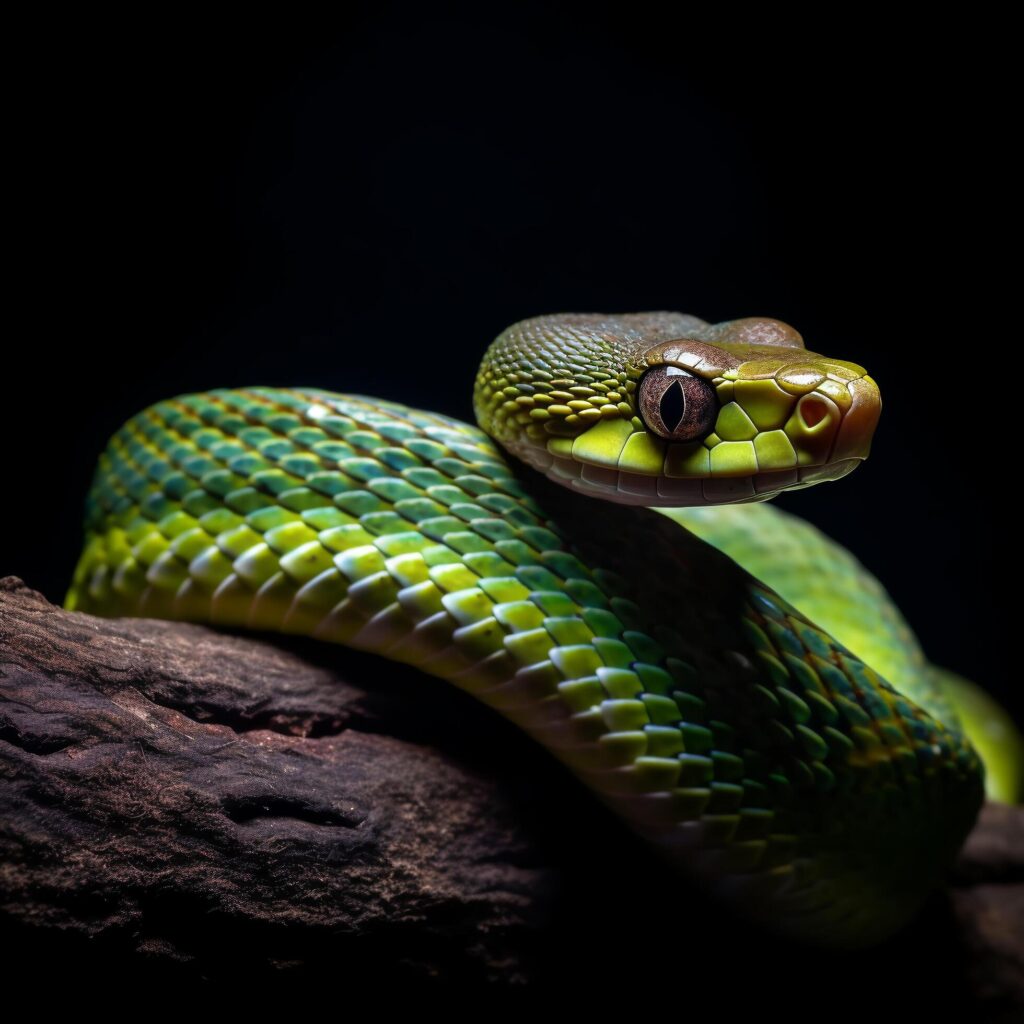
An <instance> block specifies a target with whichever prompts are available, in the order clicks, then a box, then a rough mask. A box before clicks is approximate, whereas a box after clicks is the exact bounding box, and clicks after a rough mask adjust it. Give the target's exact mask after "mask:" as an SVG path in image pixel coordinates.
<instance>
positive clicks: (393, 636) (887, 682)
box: [67, 312, 1021, 946]
mask: <svg viewBox="0 0 1024 1024" xmlns="http://www.w3.org/2000/svg"><path fill="white" fill-rule="evenodd" d="M474 405H475V411H476V415H477V419H478V423H479V425H478V426H473V425H470V424H466V423H462V422H459V421H458V420H454V419H451V418H449V417H447V416H445V415H444V414H443V413H441V412H437V411H433V410H417V409H411V408H407V407H405V406H401V405H397V404H395V403H392V402H389V401H387V400H386V399H383V398H382V399H378V398H369V397H365V396H359V395H341V394H332V393H328V392H325V391H321V390H316V389H304V388H273V387H241V388H233V389H224V390H214V391H209V392H206V393H203V394H190V395H183V396H179V397H177V398H173V399H169V400H167V401H164V402H160V403H158V404H157V405H154V406H153V407H152V408H149V409H147V410H145V411H144V412H141V413H139V414H138V415H137V416H135V417H134V418H132V419H131V420H130V421H129V422H128V423H126V424H125V425H124V426H123V427H122V428H121V430H120V431H118V433H117V434H116V435H115V436H114V438H113V439H112V440H111V442H110V444H109V447H108V448H107V450H106V451H105V452H104V453H103V454H102V455H101V457H100V460H99V465H98V468H97V470H96V474H95V478H94V481H93V485H92V489H91V491H90V493H89V496H88V501H87V514H86V525H85V533H86V539H85V547H84V551H83V553H82V556H81V560H80V562H79V564H78V567H77V570H76V572H75V575H74V581H73V584H72V587H71V589H70V592H69V594H68V597H67V606H68V607H69V608H76V609H80V610H83V611H88V612H92V613H94V614H101V615H143V616H156V617H162V618H174V619H187V620H191V621H196V622H207V623H212V624H217V625H223V626H230V627H246V628H250V629H258V630H277V631H282V632H285V633H297V634H306V635H309V636H311V637H316V638H319V639H321V640H323V641H328V642H333V643H338V644H344V645H347V646H349V647H354V648H359V649H362V650H367V651H372V652H376V653H377V654H379V655H380V656H381V657H383V658H388V659H393V660H396V661H401V662H406V663H409V664H412V665H416V666H418V667H420V668H421V669H423V670H424V671H425V672H427V673H430V674H432V675H435V676H438V677H440V678H441V679H444V680H447V681H448V682H450V683H453V684H455V685H456V686H458V687H460V688H461V689H463V690H465V691H466V692H467V693H469V694H471V695H473V696H474V697H476V698H478V699H479V700H481V701H483V702H485V703H486V704H488V705H489V706H491V707H492V708H494V709H495V710H496V711H497V712H499V713H500V714H502V715H504V716H506V717H507V718H508V719H510V720H511V721H512V722H514V723H515V724H516V725H518V726H519V727H520V728H522V729H523V730H525V731H526V732H527V733H529V734H530V735H531V736H532V737H534V738H535V739H536V740H537V741H538V742H540V743H541V744H543V745H544V746H545V747H546V748H547V749H548V750H549V751H551V753H552V754H554V755H555V757H556V758H557V759H558V760H560V761H561V762H563V763H564V765H565V766H566V767H567V768H568V769H569V770H571V771H572V772H573V773H575V775H576V776H578V777H579V779H580V780H581V782H582V783H583V785H584V786H586V787H588V788H589V790H590V791H591V793H592V794H595V795H596V796H597V797H598V798H599V799H600V800H602V801H603V802H604V803H605V804H607V805H608V807H609V808H611V810H612V811H614V812H615V813H616V814H617V815H618V816H619V817H620V818H621V819H622V820H623V821H624V822H625V823H627V824H628V826H629V827H631V828H633V829H634V830H636V831H637V832H638V833H640V835H642V836H643V837H645V838H646V839H647V840H648V841H649V842H650V843H652V844H654V846H655V847H656V848H657V849H658V850H659V851H660V852H661V853H662V854H663V855H664V856H665V857H666V858H669V859H670V860H671V861H672V862H673V863H675V864H677V865H678V867H679V868H680V870H681V871H682V872H684V873H685V874H687V875H689V876H690V877H691V878H693V877H695V878H697V879H699V880H700V881H701V882H702V883H704V884H706V885H708V886H710V887H712V888H713V889H714V890H715V891H716V892H717V893H718V894H719V895H720V896H721V898H722V899H723V900H725V901H727V903H728V904H729V905H730V906H731V907H732V908H733V909H734V910H735V911H737V912H738V913H740V914H742V915H745V916H747V917H749V918H751V919H753V920H756V921H758V922H760V923H761V924H763V925H765V926H767V927H769V928H772V929H776V930H778V931H781V932H785V933H788V934H790V935H793V936H798V937H800V938H803V939H806V940H809V941H812V942H817V943H825V944H833V945H841V946H854V945H862V944H865V943H869V942H873V941H877V940H879V939H881V938H883V937H885V936H886V935H888V934H890V933H891V932H893V931H894V930H896V929H898V928H899V927H900V926H902V925H903V924H905V923H906V922H907V921H908V920H909V919H910V918H911V917H912V916H913V914H914V913H915V911H916V910H917V909H918V908H919V906H920V905H921V903H922V902H923V901H924V899H925V898H926V896H927V895H928V893H929V891H930V890H931V889H932V888H933V887H934V886H935V885H936V884H938V883H939V882H940V881H941V879H942V876H943V872H944V871H945V870H946V868H947V867H948V865H949V864H950V862H951V860H952V859H953V857H954V856H955V854H956V852H957V850H958V848H959V846H960V845H961V843H962V841H963V839H964V837H965V836H966V834H967V832H968V830H969V829H970V828H971V825H972V823H973V822H974V819H975V816H976V814H977V811H978V808H979V806H980V804H981V801H982V798H983V792H984V781H985V773H984V771H983V767H982V761H981V758H980V757H979V755H978V753H977V752H976V748H975V745H973V744H972V742H971V740H973V741H974V744H977V747H978V748H980V749H982V750H983V751H985V754H986V759H988V760H989V766H990V770H989V773H988V784H989V787H990V792H991V793H992V795H994V796H1001V797H1002V798H1004V799H1014V798H1015V797H1016V796H1017V790H1016V789H1015V786H1016V785H1017V780H1018V779H1019V777H1020V774H1021V771H1020V761H1019V748H1018V747H1016V746H1015V745H1014V743H1008V742H1002V743H1001V744H1000V743H999V742H995V743H993V742H992V738H991V736H989V735H988V732H991V730H989V729H988V725H987V723H991V722H992V721H994V720H995V719H996V718H998V716H999V714H1000V713H999V711H998V709H997V708H996V709H995V710H992V708H991V707H989V709H988V711H986V712H984V713H978V712H977V710H976V707H975V710H973V711H972V709H971V701H972V699H974V698H975V697H977V691H975V690H974V689H973V688H972V687H971V686H970V685H969V684H966V683H962V682H961V683H957V682H956V681H955V680H954V681H950V680H948V679H947V678H946V677H944V676H942V675H941V674H940V673H938V672H937V671H935V670H934V669H933V668H932V667H931V666H930V665H929V664H928V662H927V661H926V659H925V657H924V655H923V654H922V652H921V650H920V648H919V646H918V644H917V641H916V640H915V638H914V636H913V634H912V632H911V631H910V629H909V627H908V626H907V624H906V623H905V621H904V620H903V618H902V617H901V616H900V614H899V612H898V610H897V609H896V608H895V607H894V606H893V604H892V602H891V601H890V600H889V598H888V596H887V595H886V593H885V591H884V589H883V588H882V586H881V584H879V583H878V581H877V580H875V579H874V578H873V577H871V576H870V575H869V574H868V573H867V572H866V571H865V570H864V569H863V568H862V567H861V566H860V565H859V564H858V563H857V562H856V560H855V559H854V558H853V556H852V555H850V554H849V553H848V552H846V551H845V550H843V549H842V548H840V547H839V546H838V545H836V544H834V543H833V542H831V541H829V540H828V539H827V538H825V537H824V535H822V534H821V533H819V532H818V531H817V530H815V529H814V528H813V527H811V526H810V525H809V524H807V523H804V522H803V521H801V520H799V519H797V518H796V517H793V516H789V515H786V514H784V513H782V512H778V511H775V510H774V509H773V508H772V506H770V505H767V504H764V500H765V499H768V498H771V497H773V496H775V495H777V494H779V493H781V492H782V491H786V490H794V489H798V488H803V487H808V486H810V485H812V484H816V483H819V482H822V481H829V480H838V479H840V478H841V477H844V476H846V475H847V474H848V473H850V472H851V471H852V470H853V469H854V468H856V467H857V466H858V465H860V463H861V462H862V461H863V460H864V459H865V458H866V457H867V456H868V452H869V448H870V444H871V440H872V435H873V433H874V430H875V426H876V423H877V421H878V418H879V414H880V409H881V402H880V397H879V389H878V387H877V385H876V384H875V382H874V381H873V380H872V379H871V377H870V376H869V375H868V374H867V372H866V371H865V369H864V368H863V367H861V366H859V365H857V364H856V363H853V362H849V361H847V360H845V359H837V358H833V357H826V356H822V355H818V354H816V353H815V352H812V351H809V350H807V349H806V348H805V347H804V344H803V341H802V339H801V338H800V335H799V334H797V332H796V331H795V330H793V329H792V328H791V327H789V326H787V325H785V324H783V323H780V322H778V321H775V320H769V319H745V320H736V321H732V322H728V323H722V324H713V325H712V324H707V323H705V322H704V321H702V320H699V319H697V318H696V317H692V316H684V315H681V314H678V313H666V312H659V313H641V314H629V315H620V316H610V315H600V314H579V315H556V316H544V317H538V318H534V319H531V320H525V321H523V322H521V323H518V324H515V325H513V326H512V327H509V328H508V329H507V330H505V331H504V332H503V333H502V334H501V335H500V336H499V337H498V338H497V340H495V341H494V343H493V344H492V345H491V346H490V348H489V349H488V350H487V352H486V354H485V355H484V358H483V362H482V364H481V366H480V369H479V372H478V375H477V378H476V385H475V391H474ZM955 705H956V706H959V708H960V709H961V712H960V713H959V714H958V711H957V709H956V706H955ZM965 712H966V717H965V718H962V717H961V715H963V714H964V713H965ZM964 721H966V722H967V723H968V727H969V729H970V732H971V740H969V739H968V735H967V732H966V731H965V728H964V724H963V722H964ZM1004 724H1005V722H1004ZM1015 758H1017V760H1014V759H1015ZM557 770H560V769H559V768H558V766H557V765H556V764H552V771H557ZM579 798H580V799H581V800H585V799H588V794H587V793H586V792H585V791H584V790H583V788H582V787H581V789H580V793H579ZM613 827H616V826H615V823H614V822H613V821H611V820H610V821H609V828H613Z"/></svg>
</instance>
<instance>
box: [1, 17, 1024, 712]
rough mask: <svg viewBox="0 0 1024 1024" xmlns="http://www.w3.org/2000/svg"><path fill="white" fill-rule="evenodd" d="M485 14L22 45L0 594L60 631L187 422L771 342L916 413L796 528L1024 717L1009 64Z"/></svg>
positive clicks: (769, 24) (449, 407) (456, 392)
mask: <svg viewBox="0 0 1024 1024" xmlns="http://www.w3.org/2000/svg"><path fill="white" fill-rule="evenodd" d="M482 10H483V5H481V8H480V9H479V10H477V11H475V12H474V11H473V9H470V8H467V9H457V8H440V9H434V8H430V9H428V8H427V7H426V6H424V7H422V8H419V9H413V8H404V7H395V6H389V5H386V4H382V5H374V6H373V7H366V8H360V7H350V8H346V9H345V10H344V12H343V13H341V14H336V15H335V16H334V17H333V18H332V20H330V21H325V20H320V19H317V18H313V17H312V16H311V15H306V16H302V15H294V16H293V17H291V18H288V19H285V20H281V19H280V17H279V16H277V15H275V19H274V20H271V18H269V17H268V16H260V15H255V14H252V13H247V14H245V15H244V16H243V15H242V14H239V15H238V17H237V20H233V21H232V20H229V19H228V18H227V17H225V18H224V20H222V21H218V22H217V23H214V22H213V21H211V19H210V16H209V15H206V16H202V17H200V16H195V17H192V18H182V17H181V16H177V19H176V18H175V17H174V16H172V15H171V14H169V13H168V14H166V15H161V16H157V15H152V16H151V17H152V20H151V21H149V22H142V21H137V20H131V19H128V20H125V19H122V18H117V19H114V18H110V19H109V20H108V21H104V20H102V19H101V18H100V16H98V15H88V16H86V17H84V18H82V19H81V20H79V21H77V22H72V21H69V20H67V19H59V20H55V22H54V24H51V25H48V26H44V27H43V28H42V30H41V31H39V32H35V33H28V34H26V35H25V36H24V37H23V38H21V39H19V40H18V41H16V42H15V43H14V49H15V50H16V51H18V52H17V54H16V55H17V56H18V57H20V58H21V59H22V70H21V71H20V72H18V73H16V75H15V79H14V81H15V88H14V90H13V92H12V94H11V95H12V96H13V98H14V104H13V108H14V109H13V111H12V121H11V123H10V125H9V133H8V135H9V139H13V141H14V146H13V147H12V149H11V150H10V151H9V156H8V160H9V161H10V163H11V164H12V165H13V170H14V172H15V181H16V184H15V185H14V186H12V187H10V190H9V192H8V210H9V213H10V221H11V223H12V227H13V232H12V234H11V236H10V237H11V253H12V255H13V260H12V262H13V263H14V265H15V266H14V270H13V274H12V275H11V278H10V283H11V284H12V285H13V288H12V299H11V305H10V307H9V328H8V331H7V332H6V334H7V339H6V342H5V345H4V349H5V351H4V357H3V367H4V384H5V386H4V389H3V395H4V397H3V403H2V407H0V408H2V427H3V444H4V474H3V479H4V491H5V506H6V512H5V519H6V525H5V526H4V529H3V531H2V540H3V545H4V550H3V551H2V552H0V572H2V573H15V574H18V575H20V576H22V577H24V578H25V579H26V580H27V581H28V582H29V583H30V584H32V585H33V586H35V587H37V588H39V589H41V590H43V591H44V592H45V593H46V594H47V596H48V597H50V598H51V599H52V600H60V599H61V597H62V595H63V590H64V587H65V586H66V583H67V580H68V577H69V574H70V571H71V569H72V567H73V563H74V559H75V556H76V553H77V548H78V544H79V535H78V529H79V527H78V523H79V518H80V507H81V500H82V497H83V495H84V492H85V489H86V487H87V484H88V479H89V476H90V473H91V466H92V462H93V460H94V458H95V456H96V454H97V452H98V451H99V449H100V448H101V446H102V445H103V443H104V441H105V439H106V437H107V436H108V435H109V434H110V433H111V432H112V431H113V430H114V429H116V427H117V426H118V425H119V424H120V423H121V422H122V421H123V420H124V419H125V418H127V417H128V416H129V415H131V414H132V413H134V412H136V411H138V410H139V409H141V408H142V407H144V406H145V405H147V404H149V403H150V402H152V401H155V400H158V399H160V398H163V397H167V396H169V395H172V394H176V393H180V392H184V391H190V390H199V389H205V388H209V387H214V386H227V385H244V384H252V383H268V384H270V383H276V384H304V385H312V386H320V387H326V388H331V389H336V390H347V391H356V392H364V393H370V394H378V395H382V396H388V397H391V398H394V399H398V400H401V401H404V402H408V403H410V404H414V405H419V406H423V407H428V408H436V409H439V410H444V411H447V412H450V413H453V414H455V415H459V416H462V417H464V418H470V417H471V415H472V411H471V407H470V389H471V383H472V378H473V374H474V371H475V368H476V363H477V360H478V358H479V355H480V353H481V352H482V350H483V348H484V347H485V345H486V344H487V343H488V342H489V341H490V340H491V338H492V337H493V336H494V335H496V334H497V333H498V332H499V331H500V330H501V329H502V328H503V327H505V326H506V325H507V324H509V323H511V322H513V321H515V320H517V319H520V318H523V317H526V316H532V315H536V314H539V313H544V312H559V311H568V310H577V311H578V310H601V311H627V310H639V309H652V308H654V309H656V308H670V309H681V310H684V311H687V312H693V313H696V314H698V315H700V316H702V317H705V318H707V319H709V320H719V319H729V318H734V317H738V316H747V315H754V314H758V315H770V316H776V317H779V318H781V319H784V320H787V321H789V322H791V323H793V324H794V325H795V326H797V328H798V329H799V330H800V331H801V332H802V333H803V334H804V336H805V338H806V339H807V341H808V345H809V347H811V348H815V349H817V350H820V351H823V352H826V353H828V354H831V355H835V356H837V357H841V358H847V359H852V360H855V361H857V362H860V363H862V364H864V365H865V366H867V367H868V369H869V371H870V372H871V373H872V375H873V376H874V377H875V378H876V379H877V380H878V382H879V384H880V386H881V388H882V392H883V397H884V401H885V412H884V414H883V419H882V423H881V426H880V429H879V431H878V434H877V437H876V443H875V450H874V454H873V455H872V458H871V459H870V461H869V462H868V463H867V464H866V465H865V466H864V467H863V468H861V469H860V470H858V471H857V472H856V473H855V474H854V475H853V476H852V477H850V478H847V479H845V480H843V481H841V482H839V483H836V484H830V485H826V486H823V487H819V488H816V489H813V490H811V491H804V492H800V493H798V494H796V495H792V496H790V497H788V498H785V499H783V500H782V501H781V504H783V505H784V506H785V507H787V508H789V509H791V510H794V511H798V512H799V513H801V514H804V515H806V516H807V517H809V518H810V519H812V520H813V521H815V522H816V523H818V524H819V525H820V526H822V527H823V528H825V529H826V530H827V531H828V532H830V533H831V534H832V535H834V536H835V537H837V538H838V539H839V540H841V541H842V542H844V543H846V544H847V545H848V546H850V547H851V548H852V549H853V550H854V551H855V552H856V553H857V554H858V555H859V556H860V557H861V558H862V560H863V561H864V562H865V563H866V564H867V565H868V566H869V567H870V568H871V569H873V570H874V571H875V572H876V573H877V574H878V575H879V576H880V577H881V578H882V579H883V581H884V582H885V583H886V584H887V585H888V587H889V588H890V590H891V592H892V593H893V595H894V597H895V598H896V600H897V602H898V603H899V605H900V606H901V607H902V608H903V609H904V610H905V612H906V614H907V616H908V617H909V619H910V621H911V623H912V624H913V626H914V627H915V628H916V629H917V631H918V632H919V634H920V635H921V637H922V639H923V641H924V643H925V646H926V649H927V651H928V653H929V654H930V656H931V657H932V659H933V660H935V661H937V662H939V663H942V664H945V665H947V666H949V667H951V668H954V669H957V670H959V671H961V672H963V673H965V674H967V675H969V676H972V677H974V678H976V679H978V680H980V681H982V682H984V683H985V684H986V685H987V686H988V687H990V688H991V689H993V690H994V691H995V692H997V693H999V694H1000V695H1001V696H1002V698H1003V699H1004V700H1007V701H1011V702H1012V701H1014V700H1016V696H1015V694H1014V693H1012V692H1011V686H1012V685H1013V684H1015V681H1016V678H1015V677H1016V670H1015V666H1016V659H1015V658H1014V657H1013V656H1012V654H1011V653H1010V651H1011V650H1012V647H1011V645H1012V644H1014V643H1015V642H1016V641H1015V637H1016V635H1017V632H1018V631H1016V630H1014V629H1012V628H1011V625H1010V609H1011V607H1012V605H1013V600H1012V591H1011V594H1010V596H1007V595H1006V594H1000V593H996V591H995V586H996V584H997V583H998V582H1002V581H1008V582H1011V583H1012V581H1013V580H1014V579H1015V578H1016V573H1015V568H1014V566H1015V556H1016V542H1015V540H1014V539H1013V533H1012V531H1011V530H1010V529H1009V525H1010V524H1009V522H1008V518H1007V517H1004V516H1003V514H1002V509H1003V508H1004V503H1005V502H1006V501H1007V500H1008V496H1009V488H1010V487H1011V486H1012V485H1013V484H1014V483H1015V480H1016V477H1017V476H1018V474H1019V470H1018V461H1019V455H1018V454H1017V452H1018V450H1019V446H1018V445H1017V443H1016V440H1015V432H1016V431H1017V430H1018V429H1019V427H1018V424H1017V413H1016V410H1015V408H1014V402H1013V391H1012V386H1013V377H1012V369H1011V368H1005V367H1006V364H1007V363H1009V362H1011V361H1012V348H1011V349H1010V351H1009V352H1008V351H1007V348H1009V347H1010V346H1012V344H1013V337H1012V327H1011V324H1012V319H1011V317H1010V315H1009V314H1008V313H1006V312H1005V311H1004V310H1002V309H1000V308H999V307H1000V304H1001V303H1003V302H1004V301H1005V295H1006V294H1007V292H1008V291H1009V287H1010V281H1009V275H1008V274H1005V273H1004V272H1003V271H1002V270H1001V261H1000V259H999V258H998V257H997V255H996V249H997V248H998V246H999V244H1000V243H1001V242H1002V241H1004V239H1003V235H1004V234H1008V233H1009V231H1010V229H1009V227H1004V225H1005V223H1006V220H1007V212H1008V208H1009V203H1010V196H1011V185H1010V182H1011V179H1012V178H1013V177H1014V175H1015V170H1014V165H1013V161H1012V160H1011V159H1010V141H1011V135H1012V131H1011V128H1012V124H1013V118H1011V116H1010V113H1009V112H1008V110H1007V105H1006V104H1005V102H1004V101H1003V100H1002V98H1001V97H1002V96H1003V95H1004V88H1005V86H1006V84H1007V80H1008V75H1007V74H1006V73H1004V71H1003V65H1002V63H1001V61H1002V58H1001V56H1000V54H999V53H997V52H995V51H994V50H993V49H992V47H991V43H992V42H994V41H995V39H996V37H998V35H999V30H998V27H997V26H993V27H992V28H989V27H986V26H983V25H981V24H975V23H971V24H965V23H963V22H962V21H950V22H942V21H938V20H936V19H935V18H934V16H933V18H932V20H931V21H929V22H928V24H927V25H914V24H913V23H907V24H906V25H905V27H902V28H899V27H896V26H894V25H891V24H888V23H887V22H886V21H884V19H880V20H870V19H867V20H866V19H865V17H864V15H863V14H862V13H855V12H854V10H853V9H850V10H844V9H842V8H835V9H830V11H829V18H828V21H827V23H825V22H822V21H819V20H817V18H818V16H817V15H813V14H809V15H807V18H806V19H804V20H794V21H793V22H792V23H788V24H780V23H779V22H778V21H777V20H775V19H776V15H775V14H774V13H773V14H772V15H771V16H770V17H769V16H762V17H760V18H758V19H756V20H755V21H750V20H747V19H748V17H749V16H748V15H743V16H741V15H740V14H739V12H738V10H737V11H731V10H730V11H726V12H725V13H724V14H723V16H722V17H721V18H719V19H714V18H711V19H708V18H698V17H696V16H695V15H692V14H690V13H687V12H688V10H689V9H688V8H678V9H677V10H676V12H675V14H674V15H672V16H671V19H669V18H668V16H667V15H664V14H662V15H657V16H656V15H654V14H653V13H652V12H651V11H650V10H648V9H646V8H644V7H643V6H637V5H630V6H629V7H628V8H620V9H619V10H618V11H617V12H613V13H609V12H605V11H602V10H601V9H599V8H596V7H587V8H579V9H571V8H567V7H563V8H557V9H547V10H544V9H541V8H536V9H534V8H531V7H528V6H519V7H516V8H509V9H508V10H507V11H506V12H505V13H504V14H500V13H495V11H494V9H490V12H489V13H488V14H484V13H482ZM808 19H809V20H808ZM8 516H9V518H7V517H8Z"/></svg>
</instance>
